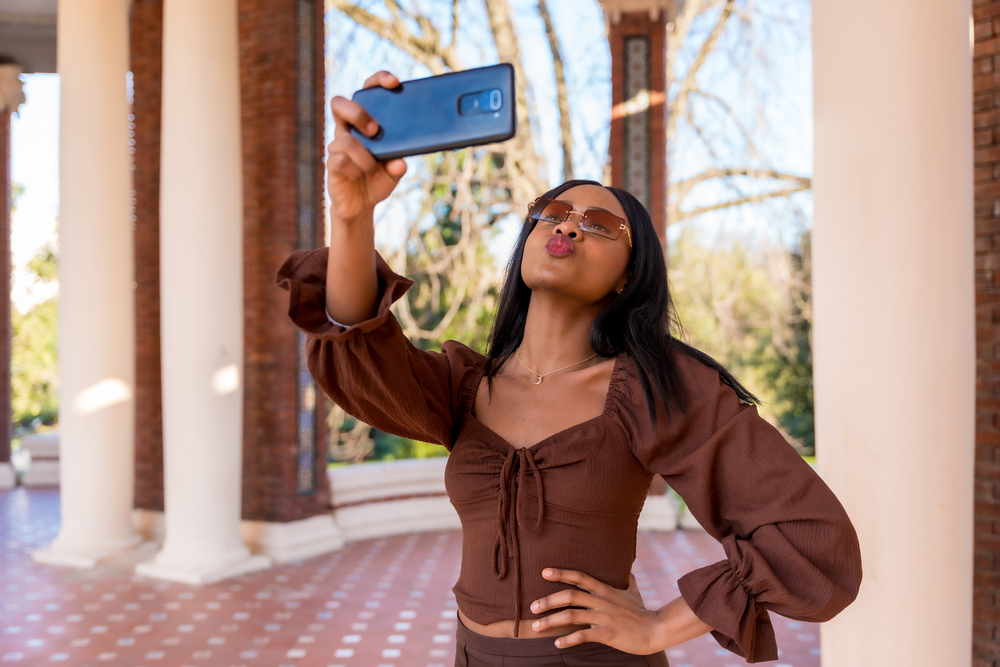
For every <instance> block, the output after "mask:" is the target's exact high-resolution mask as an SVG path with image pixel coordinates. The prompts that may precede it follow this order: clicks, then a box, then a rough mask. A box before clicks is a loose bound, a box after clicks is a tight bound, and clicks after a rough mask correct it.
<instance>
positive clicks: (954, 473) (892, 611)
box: [812, 0, 975, 667]
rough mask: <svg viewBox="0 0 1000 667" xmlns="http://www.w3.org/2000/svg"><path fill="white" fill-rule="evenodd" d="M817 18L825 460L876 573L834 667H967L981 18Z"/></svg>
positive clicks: (855, 6) (899, 14)
mask: <svg viewBox="0 0 1000 667" xmlns="http://www.w3.org/2000/svg"><path fill="white" fill-rule="evenodd" d="M813 11H814V15H813V26H814V27H813V49H814V86H815V128H816V130H815V132H816V134H815V138H816V144H815V149H816V157H815V160H816V161H815V173H814V180H813V183H814V196H815V211H816V214H815V215H816V218H815V229H814V236H813V245H812V247H813V289H814V315H815V321H814V328H813V344H814V353H815V389H816V426H817V451H818V454H819V468H820V473H821V474H822V475H823V477H824V478H825V479H826V480H827V481H828V482H829V483H830V485H831V486H832V488H833V489H834V491H835V492H836V493H837V494H838V496H839V497H840V498H841V500H842V501H843V503H844V505H845V506H846V508H847V511H848V513H849V514H850V515H851V518H852V519H853V520H854V524H855V526H856V527H857V529H858V534H859V537H860V540H861V549H862V556H863V559H864V570H865V572H864V577H865V578H864V582H863V583H862V587H861V593H860V596H859V597H858V600H857V601H856V602H855V603H854V605H852V606H851V607H849V608H848V609H847V610H845V611H844V612H843V613H842V614H841V615H840V616H839V617H837V618H836V619H834V620H833V621H832V622H830V623H829V624H827V625H825V626H824V627H823V630H822V651H823V653H822V656H823V657H822V662H823V665H824V666H825V667H868V666H870V667H884V666H885V665H969V664H970V663H971V661H972V656H971V643H972V539H973V532H972V498H973V458H974V457H973V454H974V447H973V440H974V409H975V395H974V383H975V349H974V335H975V334H974V286H973V167H972V164H973V154H972V60H971V44H970V23H969V21H970V14H971V6H970V2H968V0H965V1H963V2H955V0H881V1H880V2H870V1H869V0H840V1H838V2H830V1H826V2H817V3H815V4H814V5H813Z"/></svg>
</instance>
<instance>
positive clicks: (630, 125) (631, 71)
mask: <svg viewBox="0 0 1000 667" xmlns="http://www.w3.org/2000/svg"><path fill="white" fill-rule="evenodd" d="M617 4H619V3H614V2H602V5H603V6H604V7H605V11H606V15H607V18H608V23H609V28H608V42H609V44H610V46H611V104H612V107H611V137H610V141H609V147H608V153H609V158H610V161H611V184H612V185H614V186H616V187H620V188H624V189H626V190H628V191H629V192H631V193H632V194H634V195H635V196H636V198H638V199H639V201H641V202H642V203H643V204H644V205H645V206H646V208H647V209H649V213H650V216H651V217H652V218H653V224H654V225H655V226H656V232H657V234H658V235H659V237H660V243H662V244H663V247H664V249H666V231H667V135H666V131H667V122H666V121H667V106H666V99H667V98H666V36H667V30H666V26H667V16H666V12H665V11H661V10H660V9H658V8H657V6H658V5H659V4H660V3H658V2H653V1H652V0H651V1H650V2H648V3H632V4H633V5H635V4H639V5H641V4H649V5H651V6H652V8H651V9H648V10H645V11H630V12H625V13H623V12H621V11H617V10H615V9H614V7H615V6H616V5H617ZM634 9H638V7H634Z"/></svg>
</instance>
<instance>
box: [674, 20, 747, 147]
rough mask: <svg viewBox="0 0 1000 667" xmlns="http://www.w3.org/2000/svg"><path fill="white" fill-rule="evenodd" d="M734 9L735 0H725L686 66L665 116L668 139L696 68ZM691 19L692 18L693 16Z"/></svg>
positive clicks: (692, 86) (692, 85)
mask: <svg viewBox="0 0 1000 667" xmlns="http://www.w3.org/2000/svg"><path fill="white" fill-rule="evenodd" d="M735 9H736V0H726V4H725V5H723V7H722V12H721V13H720V14H719V18H718V20H716V22H715V26H714V27H713V28H712V32H711V33H709V35H708V38H707V39H706V40H705V42H704V44H702V45H701V49H699V50H698V55H696V56H695V58H694V61H693V62H692V63H691V66H690V67H688V70H687V72H686V73H685V74H684V79H683V80H682V81H681V83H680V87H679V88H678V90H677V95H676V96H675V97H674V99H673V101H672V102H671V103H670V106H669V115H668V117H667V137H668V140H669V138H670V137H672V136H673V135H674V131H675V127H676V122H677V121H676V119H677V116H678V115H684V113H685V110H686V108H687V106H688V104H689V103H690V102H689V99H688V98H689V95H690V93H691V91H692V90H694V89H695V88H696V87H697V77H698V70H700V69H701V67H702V65H704V64H705V60H706V59H707V58H708V54H710V53H711V52H712V51H713V50H714V49H715V44H716V42H718V41H719V37H720V36H721V35H722V31H723V30H724V29H725V27H726V21H727V20H729V16H730V14H732V13H733V11H734V10H735ZM693 11H696V10H695V9H692V12H693ZM691 20H693V17H692V19H691Z"/></svg>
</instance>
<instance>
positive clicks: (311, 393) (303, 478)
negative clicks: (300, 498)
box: [295, 0, 319, 494]
mask: <svg viewBox="0 0 1000 667" xmlns="http://www.w3.org/2000/svg"><path fill="white" fill-rule="evenodd" d="M313 3H314V0H297V2H296V30H297V33H298V35H297V37H298V39H297V48H298V53H297V59H296V60H297V67H296V119H295V120H296V132H295V136H296V170H297V173H296V183H297V184H296V189H297V192H296V196H297V200H298V202H297V209H298V211H297V213H298V215H297V221H298V224H297V232H298V233H297V236H298V241H297V244H298V248H299V249H300V250H308V249H311V248H315V247H316V221H317V219H318V218H319V211H317V210H316V202H317V196H316V194H317V190H316V189H317V183H316V162H315V160H316V141H317V134H318V133H317V127H316V124H317V117H316V116H317V114H316V95H317V90H316V66H317V63H316V27H315V25H314V21H315V7H314V4H313ZM297 336H298V340H297V345H296V372H297V383H296V386H297V389H298V392H297V409H296V414H297V425H296V426H297V428H296V434H297V443H296V444H297V448H296V454H297V456H296V487H297V489H298V492H299V494H311V493H314V492H315V491H316V484H317V479H316V468H315V465H314V461H315V460H316V446H317V443H316V384H315V382H314V381H313V379H312V376H311V375H310V374H309V369H308V368H307V366H306V336H305V334H304V333H302V332H301V331H300V332H298V334H297Z"/></svg>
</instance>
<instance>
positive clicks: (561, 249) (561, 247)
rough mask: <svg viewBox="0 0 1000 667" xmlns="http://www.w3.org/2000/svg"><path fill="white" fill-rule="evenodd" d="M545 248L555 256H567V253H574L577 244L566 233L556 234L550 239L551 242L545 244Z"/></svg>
mask: <svg viewBox="0 0 1000 667" xmlns="http://www.w3.org/2000/svg"><path fill="white" fill-rule="evenodd" d="M545 250H547V251H548V253H549V254H550V255H552V256H554V257H565V256H566V255H572V254H573V252H574V250H575V244H574V243H573V239H571V238H570V237H568V236H566V235H564V234H555V235H554V236H553V237H552V238H550V239H549V242H548V243H546V244H545Z"/></svg>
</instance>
